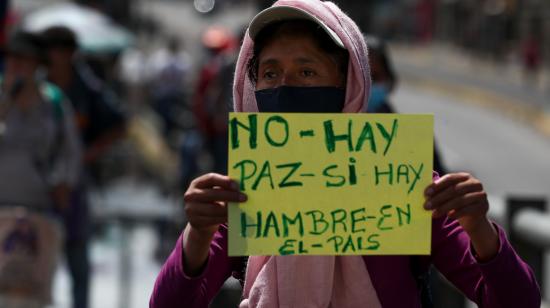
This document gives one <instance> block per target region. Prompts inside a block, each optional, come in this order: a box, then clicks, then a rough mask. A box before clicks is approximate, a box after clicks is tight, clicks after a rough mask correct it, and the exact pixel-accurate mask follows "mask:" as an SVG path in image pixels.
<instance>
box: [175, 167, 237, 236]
mask: <svg viewBox="0 0 550 308" xmlns="http://www.w3.org/2000/svg"><path fill="white" fill-rule="evenodd" d="M183 200H184V202H185V214H186V215H187V219H188V221H189V225H191V227H192V228H193V229H195V230H196V231H198V232H199V233H203V234H205V235H214V233H215V232H216V231H217V230H218V227H219V225H220V224H222V223H225V222H227V202H243V201H246V195H245V194H243V193H241V192H239V184H238V183H237V182H235V181H233V180H231V179H230V178H229V177H228V176H225V175H221V174H216V173H209V174H205V175H202V176H200V177H198V178H196V179H195V180H193V181H192V182H191V184H190V185H189V188H188V189H187V191H186V192H185V195H184V197H183Z"/></svg>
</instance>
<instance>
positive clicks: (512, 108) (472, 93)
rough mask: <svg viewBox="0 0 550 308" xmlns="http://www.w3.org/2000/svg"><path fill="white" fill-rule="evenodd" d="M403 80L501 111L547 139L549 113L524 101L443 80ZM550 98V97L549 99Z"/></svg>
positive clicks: (421, 78)
mask: <svg viewBox="0 0 550 308" xmlns="http://www.w3.org/2000/svg"><path fill="white" fill-rule="evenodd" d="M402 76H403V78H402V82H403V83H405V84H409V85H411V86H414V87H419V88H423V89H425V90H428V91H432V92H435V93H437V94H443V95H447V96H452V97H455V98H456V97H459V98H461V99H460V101H462V102H464V103H465V104H470V105H476V106H479V107H482V108H486V109H489V110H493V111H495V112H498V113H501V114H503V115H505V116H507V117H509V118H511V119H513V120H515V121H518V122H520V123H523V124H526V125H528V126H531V127H533V129H535V130H536V131H537V132H539V133H540V134H542V135H543V136H544V137H546V138H549V139H550V113H549V112H544V110H542V109H540V108H536V107H533V106H528V105H525V104H524V103H523V102H521V101H519V100H515V99H510V98H508V97H505V96H503V95H501V94H499V93H496V92H494V91H490V90H486V89H483V88H474V87H469V86H464V85H459V84H453V83H449V82H445V81H442V80H438V79H434V78H429V77H420V76H412V75H410V74H406V73H405V74H402ZM549 101H550V98H549Z"/></svg>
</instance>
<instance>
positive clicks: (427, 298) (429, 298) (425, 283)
mask: <svg viewBox="0 0 550 308" xmlns="http://www.w3.org/2000/svg"><path fill="white" fill-rule="evenodd" d="M410 269H411V273H412V275H413V278H414V280H415V281H416V286H417V288H418V291H419V292H420V301H421V303H422V308H433V307H434V303H433V295H432V289H431V285H430V277H431V266H430V267H428V268H425V267H423V266H422V265H421V262H420V257H419V256H411V257H410Z"/></svg>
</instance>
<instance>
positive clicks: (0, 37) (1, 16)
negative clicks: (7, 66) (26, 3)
mask: <svg viewBox="0 0 550 308" xmlns="http://www.w3.org/2000/svg"><path fill="white" fill-rule="evenodd" d="M8 7H9V0H5V1H2V2H0V73H1V72H3V71H4V48H5V45H6V33H7V32H6V23H7V16H8Z"/></svg>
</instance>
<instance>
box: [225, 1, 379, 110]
mask: <svg viewBox="0 0 550 308" xmlns="http://www.w3.org/2000/svg"><path fill="white" fill-rule="evenodd" d="M273 6H290V7H295V8H298V9H301V10H304V11H306V12H308V13H310V14H311V15H313V16H315V17H316V18H317V19H319V20H321V21H323V22H324V23H325V24H326V25H327V26H328V27H329V28H330V29H331V30H332V31H334V32H335V33H336V34H337V35H338V37H339V38H340V40H342V42H343V43H344V46H345V47H346V49H347V50H348V53H349V63H348V75H347V85H346V99H345V104H344V109H343V112H348V113H353V112H362V111H363V110H366V107H367V101H368V98H369V93H370V84H371V81H370V68H369V61H368V52H367V46H366V44H365V40H364V38H363V34H362V33H361V31H360V30H359V28H358V27H357V25H356V24H355V22H353V20H351V18H349V17H348V16H347V15H346V14H344V12H342V10H340V8H338V6H336V5H335V4H334V3H332V2H328V1H320V0H279V1H277V2H275V3H274V4H273ZM248 32H249V30H248V29H247V31H246V34H245V37H244V40H243V43H242V46H241V50H240V52H239V57H238V59H237V66H236V69H235V78H234V82H233V104H234V106H233V107H234V110H235V111H237V112H243V111H244V112H257V111H258V107H257V104H256V98H255V95H254V91H255V88H254V84H253V82H252V81H251V80H250V79H249V78H248V74H247V64H248V62H249V61H250V58H252V56H253V51H254V42H253V41H252V39H251V38H250V35H249V34H248Z"/></svg>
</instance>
